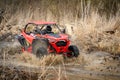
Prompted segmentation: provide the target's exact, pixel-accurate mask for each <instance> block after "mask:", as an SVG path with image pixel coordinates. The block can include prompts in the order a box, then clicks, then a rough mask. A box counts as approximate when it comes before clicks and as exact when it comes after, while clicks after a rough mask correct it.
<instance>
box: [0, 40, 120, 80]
mask: <svg viewBox="0 0 120 80" xmlns="http://www.w3.org/2000/svg"><path fill="white" fill-rule="evenodd" d="M17 46H19V43H18V42H17V41H14V42H4V41H2V42H0V50H2V49H4V48H6V47H12V48H16V47H17ZM99 54H100V55H99ZM18 56H20V55H17V56H16V58H19V57H18ZM104 56H105V57H103V56H101V52H95V53H92V54H86V55H84V56H83V55H82V57H83V58H81V57H79V59H78V60H80V58H81V59H84V60H83V61H82V62H81V60H80V61H77V62H75V60H70V61H68V62H65V63H64V64H60V63H59V64H57V65H54V66H53V67H54V68H55V69H56V70H59V67H58V65H60V66H61V70H62V72H63V74H64V75H67V76H68V77H67V78H68V79H69V80H82V79H83V80H120V60H119V59H115V60H114V59H113V58H112V57H111V56H110V55H108V54H106V53H105V55H104ZM16 58H15V56H14V59H12V60H9V61H8V60H7V61H3V62H4V63H5V64H6V65H14V66H16V67H18V68H20V67H29V68H28V69H31V68H33V69H35V71H36V72H37V71H40V70H38V69H41V68H42V66H40V65H39V66H38V65H36V64H33V63H28V62H29V61H30V60H27V61H26V60H24V61H19V62H17V61H18V60H17V59H16ZM21 60H23V59H21ZM35 61H36V59H33V61H32V62H35ZM48 61H49V60H48ZM3 62H2V60H1V63H3ZM18 63H19V64H18ZM46 68H48V71H51V72H52V71H53V70H51V68H52V66H48V67H47V65H46ZM22 69H24V68H22ZM25 69H26V68H25ZM26 71H27V70H26Z"/></svg>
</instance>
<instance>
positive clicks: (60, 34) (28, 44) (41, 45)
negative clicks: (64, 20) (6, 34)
mask: <svg viewBox="0 0 120 80" xmlns="http://www.w3.org/2000/svg"><path fill="white" fill-rule="evenodd" d="M17 39H18V41H19V42H20V44H21V45H22V51H28V52H31V53H33V54H35V55H36V56H37V57H41V56H43V55H46V54H50V53H53V54H63V55H64V56H67V57H78V55H79V50H78V48H77V47H76V46H75V45H70V40H69V37H68V35H67V34H65V29H63V30H62V29H60V27H59V26H58V25H57V24H56V23H55V22H40V21H38V22H29V23H28V24H26V25H25V27H24V29H22V30H21V34H20V35H18V36H17Z"/></svg>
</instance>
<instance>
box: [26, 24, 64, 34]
mask: <svg viewBox="0 0 120 80" xmlns="http://www.w3.org/2000/svg"><path fill="white" fill-rule="evenodd" d="M30 24H32V25H34V27H35V28H39V30H40V31H41V30H42V29H43V28H44V27H46V26H47V25H50V26H55V27H56V28H57V29H58V30H59V32H60V33H63V31H62V30H61V29H60V28H59V26H58V25H57V24H56V23H54V22H47V23H41V22H39V23H38V22H36V23H35V22H30V23H28V24H26V25H25V27H24V32H25V33H27V32H26V29H27V27H28V26H29V25H30Z"/></svg>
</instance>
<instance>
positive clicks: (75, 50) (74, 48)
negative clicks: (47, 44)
mask: <svg viewBox="0 0 120 80" xmlns="http://www.w3.org/2000/svg"><path fill="white" fill-rule="evenodd" d="M68 50H69V51H71V53H69V54H70V55H71V57H78V56H79V49H78V48H77V46H75V45H71V46H69V48H68Z"/></svg>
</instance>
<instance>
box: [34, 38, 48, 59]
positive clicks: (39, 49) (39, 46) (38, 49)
mask: <svg viewBox="0 0 120 80" xmlns="http://www.w3.org/2000/svg"><path fill="white" fill-rule="evenodd" d="M47 48H48V44H47V41H46V40H45V39H35V40H33V42H32V53H33V54H35V55H36V57H38V58H40V57H42V56H45V55H47V54H48V51H47Z"/></svg>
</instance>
